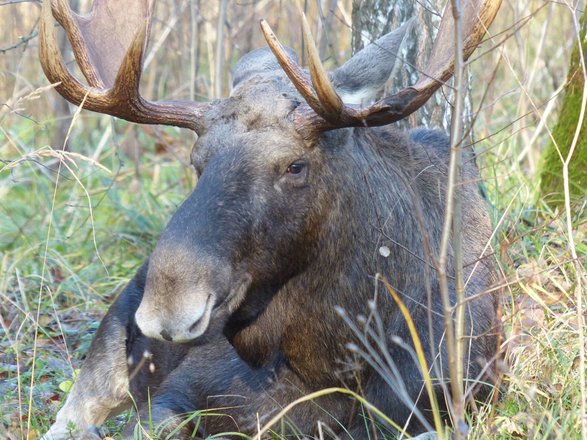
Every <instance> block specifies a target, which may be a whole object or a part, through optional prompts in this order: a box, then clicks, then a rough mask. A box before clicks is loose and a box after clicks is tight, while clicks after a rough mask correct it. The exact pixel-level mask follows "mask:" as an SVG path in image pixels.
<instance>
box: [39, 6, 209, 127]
mask: <svg viewBox="0 0 587 440" xmlns="http://www.w3.org/2000/svg"><path fill="white" fill-rule="evenodd" d="M121 8H124V17H122V16H120V15H119V14H117V11H119V10H120V9H121ZM51 12H52V14H51ZM51 15H53V16H54V17H55V19H56V20H57V21H58V22H59V23H60V24H61V25H62V26H63V28H64V29H65V31H66V32H67V36H68V38H69V41H70V43H71V46H72V49H73V51H74V54H75V58H76V60H77V63H78V65H79V67H80V69H81V71H82V73H83V75H84V76H85V78H86V80H87V82H88V85H85V84H83V83H81V82H80V81H78V80H77V79H76V78H75V77H74V76H73V75H72V74H71V73H70V72H69V70H68V69H67V67H66V66H65V63H64V62H63V59H62V56H61V53H60V52H59V47H58V44H57V41H56V38H55V31H54V22H53V19H52V17H51ZM150 21H151V2H150V1H149V0H125V1H124V2H122V3H121V2H120V1H119V0H95V2H94V4H93V7H92V10H91V11H90V13H89V14H88V15H86V16H80V15H78V14H76V13H74V12H73V11H72V10H71V8H70V6H69V4H68V3H67V1H66V0H44V1H43V10H42V16H41V24H40V31H39V35H40V47H39V57H40V60H41V65H42V67H43V71H44V72H45V75H46V76H47V78H48V79H49V81H51V82H52V83H59V84H58V85H57V86H56V89H57V91H58V92H59V93H60V94H61V95H62V96H63V97H65V98H66V99H67V100H68V101H70V102H71V103H73V104H75V105H80V104H81V103H82V102H83V106H84V108H87V109H89V110H93V111H96V112H99V113H106V114H109V115H112V116H117V117H119V118H122V119H126V120H128V121H131V122H138V123H143V124H162V125H173V126H177V127H184V128H189V129H191V130H194V131H195V132H199V131H201V130H202V129H203V124H202V122H201V117H202V116H203V114H204V113H205V112H206V110H207V109H208V107H209V105H208V104H203V103H195V102H192V101H159V102H152V101H148V100H146V99H144V98H143V97H142V96H141V95H140V94H139V83H140V79H141V72H142V68H143V53H144V50H145V47H146V40H147V36H148V34H149V28H150Z"/></svg>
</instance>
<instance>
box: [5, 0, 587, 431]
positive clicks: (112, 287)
mask: <svg viewBox="0 0 587 440" xmlns="http://www.w3.org/2000/svg"><path fill="white" fill-rule="evenodd" d="M71 3H72V4H76V7H78V8H79V9H80V10H82V11H87V10H88V9H89V5H90V2H89V1H86V0H73V1H72V2H71ZM300 3H301V4H302V6H303V7H304V8H305V10H306V14H307V16H308V17H309V20H310V25H311V27H312V30H313V33H314V37H315V39H316V41H317V46H318V48H319V52H320V56H321V58H322V60H323V61H324V63H325V65H326V66H327V68H333V67H335V66H338V65H340V64H341V63H342V62H344V61H345V60H346V59H348V58H349V57H350V55H351V54H352V53H353V51H356V50H358V49H360V48H361V47H362V45H363V44H365V43H366V42H368V41H371V40H372V39H374V38H376V37H377V36H379V35H381V34H382V33H385V32H387V31H388V30H390V29H393V28H395V27H397V26H398V25H399V24H401V23H403V22H404V21H406V20H407V19H409V18H411V17H413V16H416V17H417V18H418V20H419V22H420V26H418V27H416V29H417V31H415V32H414V35H413V36H412V38H411V40H410V41H411V42H412V43H411V44H410V45H409V47H408V48H407V49H406V54H405V56H406V60H407V61H408V62H407V63H406V64H405V65H403V66H400V68H398V69H397V72H395V74H394V76H393V77H392V78H391V79H390V81H389V90H396V89H397V88H398V87H399V85H400V84H401V85H403V86H405V85H407V84H408V83H412V82H413V81H414V79H415V78H416V76H415V75H416V74H417V72H416V71H415V69H413V68H411V67H410V65H411V66H416V65H420V63H421V61H422V60H423V59H424V58H425V57H426V54H427V51H428V50H429V48H430V42H431V39H432V37H433V35H434V30H435V26H436V25H437V23H438V11H440V10H441V7H442V4H443V3H444V2H440V1H433V0H423V1H409V0H395V1H394V0H379V1H376V0H362V1H361V0H354V1H351V0H305V1H303V2H300ZM583 8H584V3H582V2H577V1H576V0H561V1H544V0H503V4H502V7H501V10H500V12H499V13H498V16H497V18H496V20H495V22H494V24H493V26H492V28H491V29H490V31H489V33H488V35H487V36H486V40H485V42H484V43H483V45H482V46H481V48H480V49H478V50H477V52H475V54H474V55H473V57H472V58H473V62H472V63H471V64H470V66H469V68H468V76H469V93H468V96H467V99H466V103H467V107H466V109H467V110H466V117H465V122H466V124H467V127H468V128H469V129H470V136H469V138H470V140H471V141H472V142H473V143H474V146H475V151H476V154H477V163H478V166H479V168H480V170H481V173H482V176H483V187H484V190H485V192H486V194H487V197H488V200H489V202H490V209H491V214H492V218H493V224H494V228H495V233H494V239H493V243H492V246H493V247H494V248H495V249H496V258H497V259H498V261H499V263H500V270H501V283H500V288H501V292H502V310H501V313H502V322H503V325H504V329H505V339H504V341H503V351H504V365H503V366H502V370H503V372H504V373H505V374H504V377H503V379H502V393H501V394H500V395H497V394H496V395H495V398H494V399H493V400H492V401H491V402H490V403H489V404H488V405H485V406H482V407H479V408H477V409H475V410H474V409H471V410H470V412H469V417H470V420H469V425H470V433H471V438H503V439H509V438H532V439H547V438H548V439H550V438H561V439H580V438H587V415H586V411H585V410H586V408H585V401H586V390H585V373H586V370H585V333H586V331H587V327H586V326H585V302H586V299H587V298H586V297H585V289H586V285H587V279H586V274H587V269H586V260H587V215H586V210H587V203H586V202H587V198H586V191H587V142H586V140H587V128H586V127H587V120H586V119H585V118H586V116H585V110H586V101H587V93H586V92H585V89H586V87H585V83H586V81H585V78H587V74H586V71H585V55H586V54H587V38H586V32H585V30H586V27H587V23H586V22H587V19H586V18H585V14H584V13H583ZM74 9H75V8H74ZM39 15H40V2H38V1H32V0H0V104H1V106H0V438H10V439H21V438H29V439H33V438H38V437H39V435H40V433H42V432H43V431H45V430H46V429H47V428H48V427H49V426H50V424H51V422H52V418H53V417H54V414H55V413H56V411H57V409H58V408H59V406H60V404H61V402H62V399H63V395H64V392H66V391H67V390H68V388H69V387H70V386H71V381H72V380H74V378H75V372H76V370H77V369H78V368H79V366H80V364H81V359H82V358H83V356H84V354H85V352H86V351H87V349H88V346H89V343H90V341H91V339H92V335H93V333H94V331H95V330H96V328H97V326H98V324H99V320H100V318H101V317H102V316H103V314H104V313H105V311H106V309H107V307H108V306H109V304H111V303H112V301H113V298H114V297H115V296H116V294H117V292H119V291H120V289H121V287H122V286H124V285H125V283H126V282H127V281H128V280H129V279H130V278H131V277H132V276H133V274H134V271H135V270H136V269H137V268H138V267H139V265H140V264H141V262H142V261H143V260H144V259H145V258H146V257H147V256H148V255H149V253H150V252H151V250H152V249H153V247H154V244H155V242H156V239H157V236H158V234H159V233H160V231H161V230H162V229H163V227H164V226H165V224H166V222H167V220H168V219H169V218H170V216H171V214H172V213H173V212H174V210H175V209H176V207H177V206H178V205H179V204H180V203H181V202H182V200H183V199H184V198H185V197H186V196H187V195H188V194H189V193H190V191H191V189H192V188H193V186H194V185H195V183H196V181H195V177H194V174H193V173H192V170H191V168H190V167H189V152H190V150H191V146H192V144H193V142H194V136H195V135H194V134H193V133H191V132H189V131H188V130H180V129H174V128H169V127H159V126H138V125H135V124H129V123H126V122H124V121H122V120H118V119H114V118H112V117H107V116H102V115H98V114H95V113H91V112H86V111H82V112H78V111H77V108H75V107H74V106H71V105H69V104H68V103H67V102H66V101H65V100H64V99H62V98H61V97H60V96H59V95H58V94H57V93H56V92H55V91H54V90H52V86H51V85H49V83H48V81H47V80H46V79H45V77H44V75H43V73H42V71H41V68H40V65H39V61H38V52H37V50H38V38H37V33H38V20H39ZM582 16H583V18H582ZM154 17H155V18H154V21H153V30H152V33H151V41H150V44H149V48H148V51H147V57H146V61H145V73H144V75H143V80H142V86H141V88H142V93H143V95H145V96H146V97H148V98H156V99H175V98H181V99H193V100H209V99H214V98H219V97H223V96H226V95H227V94H228V93H229V90H230V82H231V69H232V67H233V66H234V64H235V62H236V60H237V59H238V58H239V57H240V56H241V55H242V54H244V53H246V52H248V51H249V50H251V49H253V48H257V47H261V46H263V45H265V42H264V40H263V37H262V34H261V32H260V30H259V25H258V23H259V19H260V18H265V19H266V20H267V21H268V22H269V23H270V24H271V26H272V28H273V29H274V31H275V32H276V34H277V35H278V36H279V38H280V40H281V41H282V42H283V43H284V44H286V45H288V46H290V47H292V48H294V49H295V50H296V51H297V52H298V53H299V54H301V53H302V52H303V51H302V37H301V26H300V18H299V15H298V13H297V9H296V3H295V2H289V1H278V0H247V1H244V0H242V1H235V0H231V1H228V0H221V1H202V0H159V1H157V2H156V9H155V15H154ZM61 45H62V53H64V55H65V59H66V60H68V61H71V60H72V55H71V51H70V49H69V47H68V42H67V40H66V38H65V37H64V36H62V41H61ZM69 67H70V68H71V69H73V68H74V63H73V62H72V63H71V65H70V66H69ZM449 99H450V92H449V91H448V90H446V88H445V90H443V91H440V92H439V93H437V95H436V96H435V97H434V99H432V100H431V101H430V102H429V103H428V104H427V105H426V106H425V107H424V108H423V109H421V110H420V111H418V112H417V113H416V114H414V115H412V116H410V118H408V121H404V122H402V123H401V124H398V125H402V126H403V127H406V126H408V125H411V126H415V125H422V124H424V125H429V126H435V127H440V128H442V129H445V130H446V131H448V124H449V120H450V108H449V105H448V100H449ZM349 184H351V185H352V182H349ZM565 196H566V197H565ZM124 417H126V416H121V419H120V420H119V421H118V422H117V421H113V422H111V425H109V428H110V429H111V431H112V432H113V433H116V432H117V430H118V429H119V426H120V423H119V422H120V421H121V420H124Z"/></svg>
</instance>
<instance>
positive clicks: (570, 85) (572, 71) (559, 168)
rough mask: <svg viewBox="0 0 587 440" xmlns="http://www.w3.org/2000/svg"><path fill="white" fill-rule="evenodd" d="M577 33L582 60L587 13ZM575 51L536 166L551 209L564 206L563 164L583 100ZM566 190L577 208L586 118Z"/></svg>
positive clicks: (584, 168)
mask: <svg viewBox="0 0 587 440" xmlns="http://www.w3.org/2000/svg"><path fill="white" fill-rule="evenodd" d="M579 33H580V41H581V42H582V46H583V47H582V49H583V58H584V59H585V58H587V12H584V13H583V17H582V18H581V22H580V30H579ZM579 50H580V47H579V44H578V43H577V44H576V45H575V48H574V50H573V54H572V56H571V61H570V66H569V73H568V74H567V83H566V86H565V90H564V96H563V102H562V106H561V109H560V113H559V116H558V121H557V123H556V125H555V127H554V129H553V130H552V136H553V138H554V142H552V141H551V142H550V144H549V145H548V147H547V149H546V150H545V152H544V153H543V155H542V162H541V166H540V179H541V183H540V189H541V195H542V196H543V197H544V200H545V201H546V202H547V203H548V204H549V205H550V206H551V207H553V208H555V207H559V208H562V207H563V206H564V200H565V197H564V188H563V161H564V160H565V159H566V158H567V156H568V155H569V151H570V148H571V145H572V143H573V138H574V137H575V133H576V130H577V127H578V124H579V117H580V112H581V105H582V100H583V89H584V86H585V76H584V72H583V69H582V67H581V57H580V52H579ZM556 146H558V151H557V147H556ZM559 151H560V155H562V158H561V156H560V155H559ZM569 187H570V194H571V203H572V205H574V206H575V207H577V206H580V205H581V204H583V203H584V201H585V197H586V196H587V118H586V119H584V120H583V124H582V127H581V132H580V134H579V137H578V143H577V145H576V147H575V150H574V153H573V156H572V158H571V161H570V162H569ZM584 212H587V211H584Z"/></svg>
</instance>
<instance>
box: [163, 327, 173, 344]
mask: <svg viewBox="0 0 587 440" xmlns="http://www.w3.org/2000/svg"><path fill="white" fill-rule="evenodd" d="M160 335H161V337H162V338H163V339H165V340H166V341H169V342H172V341H173V338H172V337H171V333H169V332H168V331H167V330H161V332H160Z"/></svg>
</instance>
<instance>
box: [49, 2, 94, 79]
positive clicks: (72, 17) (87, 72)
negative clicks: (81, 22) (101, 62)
mask: <svg viewBox="0 0 587 440" xmlns="http://www.w3.org/2000/svg"><path fill="white" fill-rule="evenodd" d="M51 11H52V12H53V16H54V17H55V19H56V20H57V21H58V22H59V24H61V26H63V28H64V29H66V30H67V37H68V39H69V41H70V43H71V47H72V48H73V50H74V51H75V59H76V60H77V63H78V65H79V67H80V70H81V71H82V73H83V75H84V76H85V77H86V79H87V80H88V83H89V84H90V86H91V87H100V88H103V87H104V83H103V82H102V80H101V79H100V77H99V76H98V73H97V72H96V69H95V68H94V66H93V65H92V62H91V60H90V55H89V53H88V47H87V45H86V42H85V40H84V38H83V36H82V33H81V31H80V29H79V26H78V19H79V16H78V15H77V14H76V13H75V12H73V11H72V10H71V7H70V5H69V3H68V2H67V0H56V3H52V4H51Z"/></svg>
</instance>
